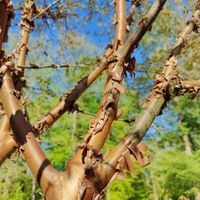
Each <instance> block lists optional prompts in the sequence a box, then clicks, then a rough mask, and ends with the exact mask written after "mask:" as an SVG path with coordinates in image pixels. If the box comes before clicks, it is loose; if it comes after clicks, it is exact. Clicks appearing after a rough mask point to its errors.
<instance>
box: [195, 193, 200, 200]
mask: <svg viewBox="0 0 200 200" xmlns="http://www.w3.org/2000/svg"><path fill="white" fill-rule="evenodd" d="M195 200H200V192H198V193H197V194H196V196H195Z"/></svg>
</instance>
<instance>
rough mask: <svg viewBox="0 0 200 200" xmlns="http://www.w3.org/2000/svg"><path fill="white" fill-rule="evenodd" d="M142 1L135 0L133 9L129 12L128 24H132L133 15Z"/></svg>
mask: <svg viewBox="0 0 200 200" xmlns="http://www.w3.org/2000/svg"><path fill="white" fill-rule="evenodd" d="M140 1H141V0H134V1H133V3H132V6H131V9H130V11H129V14H128V16H127V18H126V22H127V25H131V23H132V21H133V15H134V14H135V11H136V9H137V7H138V6H139V5H140Z"/></svg>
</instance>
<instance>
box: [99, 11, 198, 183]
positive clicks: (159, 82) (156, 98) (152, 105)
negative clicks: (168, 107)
mask: <svg viewBox="0 0 200 200" xmlns="http://www.w3.org/2000/svg"><path fill="white" fill-rule="evenodd" d="M199 18H200V10H199V9H198V10H197V11H196V12H195V13H194V15H193V16H192V20H191V21H190V22H189V23H188V24H187V25H186V27H185V28H184V30H183V31H182V33H181V34H180V36H179V37H178V39H177V41H176V43H175V45H174V47H173V48H172V51H171V53H170V56H169V59H168V60H167V61H166V63H165V66H164V68H163V71H162V73H161V74H160V75H159V76H157V78H156V84H155V86H154V89H153V91H152V92H151V94H150V95H149V96H148V98H147V99H146V100H145V101H144V103H143V110H142V112H141V113H140V114H139V116H138V117H137V118H136V121H135V123H134V126H133V128H132V129H131V130H130V131H129V133H128V135H127V136H126V137H124V138H123V140H122V141H121V142H120V143H119V144H118V145H117V146H116V148H115V149H114V150H113V151H112V152H111V153H110V154H109V155H108V157H106V158H105V165H104V172H103V173H102V179H101V180H104V179H105V177H107V180H108V181H105V185H106V184H108V182H109V180H110V179H111V178H112V177H113V175H114V174H115V173H116V171H117V170H116V166H117V164H118V161H119V159H120V158H121V156H122V155H123V153H124V152H126V151H127V149H131V147H133V146H137V144H139V142H140V141H141V140H142V139H143V137H144V136H145V134H146V132H147V130H148V129H149V127H150V126H151V124H152V123H153V121H154V119H155V117H156V116H158V115H159V114H161V113H162V109H163V106H164V105H165V103H166V101H168V100H169V96H168V95H169V93H168V89H169V88H171V86H173V85H176V84H177V79H178V73H177V71H176V66H177V60H178V57H179V55H180V53H181V50H182V48H183V46H184V44H185V41H186V38H187V36H188V35H189V34H190V33H191V32H192V31H193V30H194V29H195V27H196V23H197V21H198V20H199ZM180 38H181V39H180ZM175 49H176V51H175ZM194 84H197V82H195V83H194ZM172 88H174V87H172ZM101 171H103V170H101ZM108 177H109V178H108ZM105 185H104V186H105Z"/></svg>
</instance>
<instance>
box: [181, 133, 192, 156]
mask: <svg viewBox="0 0 200 200" xmlns="http://www.w3.org/2000/svg"><path fill="white" fill-rule="evenodd" d="M182 139H183V144H184V150H185V153H186V154H187V155H191V154H192V148H191V144H190V140H189V137H188V135H183V137H182Z"/></svg>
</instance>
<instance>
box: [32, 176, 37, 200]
mask: <svg viewBox="0 0 200 200" xmlns="http://www.w3.org/2000/svg"><path fill="white" fill-rule="evenodd" d="M35 190H36V181H35V178H34V177H33V180H32V194H31V200H36V199H35Z"/></svg>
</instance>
